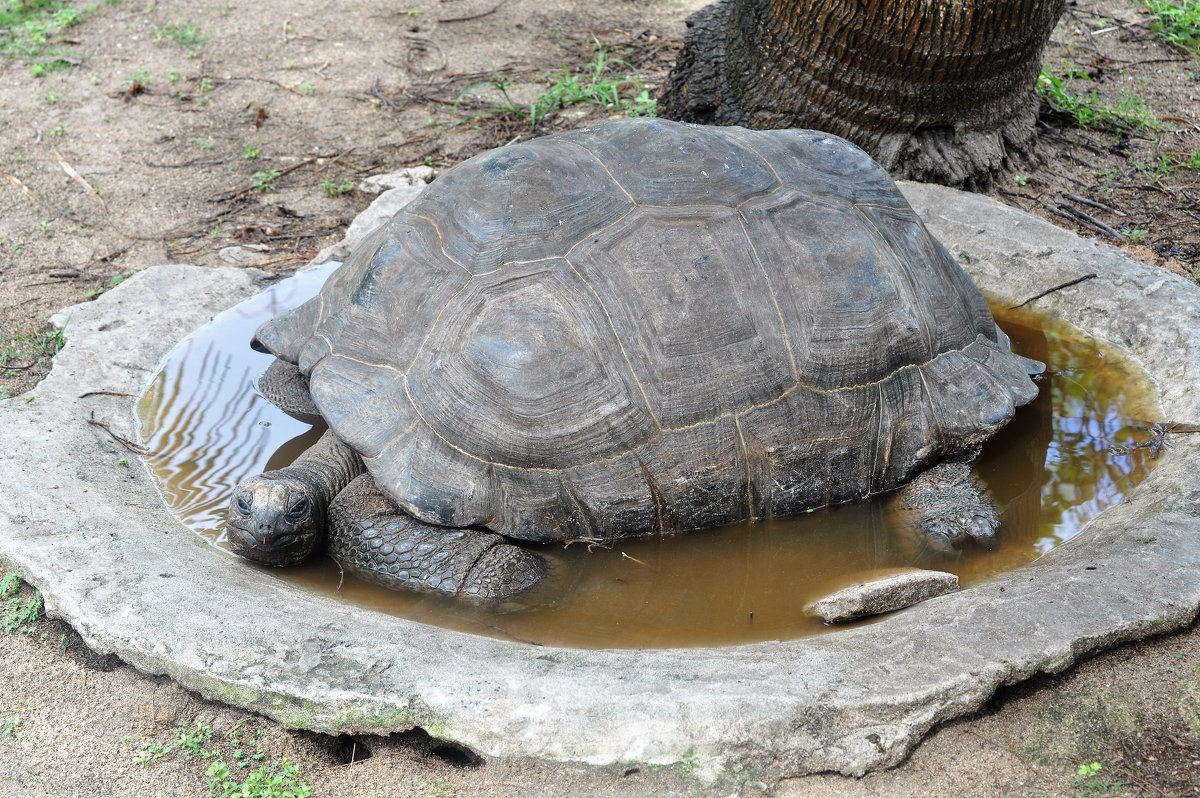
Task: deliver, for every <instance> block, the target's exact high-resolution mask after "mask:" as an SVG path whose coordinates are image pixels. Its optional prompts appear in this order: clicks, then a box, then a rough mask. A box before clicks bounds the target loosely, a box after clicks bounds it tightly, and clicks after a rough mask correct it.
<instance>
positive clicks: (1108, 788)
mask: <svg viewBox="0 0 1200 798" xmlns="http://www.w3.org/2000/svg"><path fill="white" fill-rule="evenodd" d="M1102 770H1104V766H1103V765H1101V764H1100V763H1099V762H1089V763H1087V764H1086V765H1080V766H1079V769H1078V770H1076V771H1075V789H1076V790H1078V792H1077V793H1076V796H1077V798H1104V796H1107V795H1115V794H1116V793H1117V792H1119V791H1120V789H1121V782H1119V781H1109V780H1108V779H1106V778H1104V777H1103V776H1101V775H1100V771H1102Z"/></svg>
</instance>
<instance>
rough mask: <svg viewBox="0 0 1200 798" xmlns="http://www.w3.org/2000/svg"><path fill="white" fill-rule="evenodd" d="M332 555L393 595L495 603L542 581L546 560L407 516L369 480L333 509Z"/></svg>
mask: <svg viewBox="0 0 1200 798" xmlns="http://www.w3.org/2000/svg"><path fill="white" fill-rule="evenodd" d="M329 529H330V554H331V555H332V556H333V558H334V559H335V560H337V561H338V563H339V564H340V565H341V566H342V567H343V568H345V569H346V570H347V571H349V572H351V573H353V574H354V575H356V576H358V577H359V578H361V579H365V580H367V581H370V582H374V583H375V584H379V585H382V586H383V587H387V588H390V589H392V590H411V591H417V592H425V593H430V592H432V593H442V594H444V595H449V596H456V597H461V598H466V599H469V600H472V601H492V600H496V599H502V598H507V597H509V596H513V595H516V594H517V593H520V592H523V591H525V590H528V589H529V588H530V587H533V586H534V585H535V584H537V583H538V582H540V581H541V580H542V578H543V577H545V575H546V572H547V569H546V565H545V562H544V560H543V558H541V557H540V556H538V555H537V554H534V553H533V552H529V551H526V550H525V549H522V548H520V547H519V546H515V545H513V544H512V543H509V542H508V541H507V540H506V539H505V538H503V537H501V536H500V535H497V534H495V533H492V532H488V531H486V530H481V529H470V528H453V527H441V526H434V525H433V524H426V523H424V522H423V521H419V520H417V519H416V518H413V517H412V516H410V515H408V514H406V513H404V512H402V511H401V510H400V509H399V508H397V507H396V505H395V504H393V503H392V501H391V500H390V499H388V498H387V497H386V496H384V495H383V494H382V493H381V492H380V491H379V489H378V488H376V487H375V482H374V480H372V479H371V476H370V475H369V474H363V475H362V476H360V477H358V478H357V479H355V480H354V481H353V482H351V483H350V484H349V485H347V486H346V487H345V488H344V489H343V490H342V492H341V493H339V494H338V495H337V498H336V499H334V501H333V503H332V504H330V507H329Z"/></svg>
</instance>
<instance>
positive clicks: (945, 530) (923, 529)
mask: <svg viewBox="0 0 1200 798" xmlns="http://www.w3.org/2000/svg"><path fill="white" fill-rule="evenodd" d="M888 515H889V519H890V520H891V521H893V524H894V526H897V527H898V528H899V529H900V532H901V534H902V535H904V536H908V537H909V538H910V540H909V542H910V543H913V544H915V546H916V548H917V549H918V550H919V551H928V552H932V553H937V554H954V553H956V552H958V551H961V550H962V549H963V548H964V547H965V546H967V545H970V544H972V543H974V544H977V545H980V546H982V547H983V548H986V549H990V548H992V547H993V546H994V545H995V540H996V531H997V530H998V529H999V528H1000V513H999V511H998V510H997V509H996V506H995V504H993V502H992V499H991V497H990V496H989V495H988V491H987V488H985V487H984V486H983V484H982V483H980V482H979V481H978V480H977V479H976V478H975V477H974V476H973V475H972V474H971V468H970V464H969V461H968V460H963V459H956V460H945V461H943V462H941V463H938V464H937V465H935V466H933V467H932V468H929V469H928V470H926V471H924V472H922V473H921V474H919V475H917V477H916V478H915V479H913V480H912V481H911V482H909V483H908V484H907V485H904V486H903V487H901V488H900V489H898V490H897V491H896V492H895V493H894V494H893V495H892V498H891V500H890V501H889V503H888Z"/></svg>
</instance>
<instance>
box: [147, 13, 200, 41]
mask: <svg viewBox="0 0 1200 798" xmlns="http://www.w3.org/2000/svg"><path fill="white" fill-rule="evenodd" d="M165 39H170V40H171V41H173V42H175V43H176V44H177V45H179V46H180V47H196V46H198V45H201V44H204V42H205V41H207V40H208V36H207V35H205V34H204V33H203V32H202V31H201V30H200V28H199V27H197V26H196V25H194V24H192V22H191V21H190V20H186V19H184V20H181V21H179V22H178V23H176V24H174V25H163V26H162V27H161V28H159V29H158V30H157V31H155V32H154V41H156V42H161V41H163V40H165Z"/></svg>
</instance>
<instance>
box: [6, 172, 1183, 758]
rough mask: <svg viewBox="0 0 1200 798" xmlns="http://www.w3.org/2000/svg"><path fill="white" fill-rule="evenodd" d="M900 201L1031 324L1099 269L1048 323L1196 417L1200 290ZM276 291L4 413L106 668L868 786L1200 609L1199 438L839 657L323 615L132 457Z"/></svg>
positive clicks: (20, 553)
mask: <svg viewBox="0 0 1200 798" xmlns="http://www.w3.org/2000/svg"><path fill="white" fill-rule="evenodd" d="M905 191H906V193H908V195H909V197H910V199H911V200H912V202H913V204H914V205H915V206H916V207H917V208H918V209H919V210H920V212H921V213H922V215H923V216H924V217H925V218H926V220H927V222H928V224H929V226H930V227H931V228H932V229H933V231H934V233H935V234H936V235H938V236H939V237H940V238H941V239H942V240H943V241H944V242H945V243H946V244H947V246H948V247H949V248H950V249H951V251H952V252H955V253H956V254H957V255H959V257H960V258H961V259H962V260H963V261H964V262H965V263H966V265H967V268H968V270H969V271H971V273H972V274H973V275H974V276H975V278H976V279H977V280H978V281H979V282H980V284H981V285H982V286H983V288H984V289H985V290H986V291H988V292H990V293H992V294H993V295H996V296H999V297H1002V298H1004V299H1007V300H1012V301H1013V302H1014V303H1015V302H1019V301H1021V300H1023V299H1025V298H1027V297H1028V296H1030V295H1032V294H1036V293H1038V292H1039V291H1041V290H1043V289H1045V288H1049V287H1052V286H1055V285H1058V284H1061V283H1063V282H1066V281H1068V280H1071V279H1074V278H1077V277H1080V276H1082V275H1083V274H1087V273H1095V274H1096V277H1094V278H1090V279H1088V280H1086V281H1085V282H1082V283H1079V284H1077V285H1075V286H1072V287H1070V288H1065V289H1062V290H1059V291H1056V292H1054V293H1052V294H1050V295H1049V296H1047V297H1045V298H1044V299H1041V300H1038V302H1037V303H1036V304H1037V305H1039V306H1040V307H1042V308H1044V309H1047V310H1050V311H1052V312H1054V313H1057V314H1058V315H1060V316H1063V317H1065V318H1067V319H1069V320H1071V321H1073V322H1074V323H1076V324H1077V325H1078V326H1079V327H1081V328H1083V329H1084V330H1085V331H1087V332H1089V333H1091V334H1093V335H1096V336H1098V337H1101V338H1104V339H1107V340H1109V341H1111V342H1113V343H1116V344H1118V345H1120V346H1122V347H1124V348H1125V349H1127V350H1129V351H1130V352H1131V353H1132V354H1133V355H1134V356H1135V357H1137V358H1138V359H1139V360H1140V361H1141V362H1142V364H1143V365H1144V366H1145V367H1146V368H1147V370H1148V371H1149V372H1150V374H1151V375H1152V376H1153V377H1154V379H1155V380H1156V381H1157V383H1158V385H1159V387H1160V389H1161V393H1162V397H1161V401H1162V405H1163V408H1164V411H1165V413H1166V415H1167V417H1168V418H1170V419H1172V420H1178V421H1193V422H1194V421H1200V392H1196V391H1195V386H1196V385H1198V384H1200V325H1198V324H1197V319H1200V289H1198V288H1197V287H1196V286H1194V285H1192V284H1190V283H1188V282H1186V281H1184V280H1182V279H1180V278H1178V277H1175V276H1173V275H1170V274H1165V273H1163V272H1160V271H1154V270H1151V269H1148V268H1145V267H1143V266H1140V265H1138V264H1136V263H1134V262H1132V261H1130V260H1128V259H1127V258H1125V257H1124V256H1122V255H1121V254H1120V253H1119V252H1117V251H1115V250H1112V249H1109V248H1107V247H1104V246H1102V245H1098V244H1095V243H1093V242H1089V241H1085V240H1083V239H1080V238H1078V237H1076V236H1074V235H1072V234H1070V233H1068V232H1065V231H1063V230H1060V229H1058V228H1056V227H1054V226H1052V225H1049V224H1047V223H1045V222H1042V221H1039V220H1037V219H1034V218H1032V217H1030V216H1027V215H1025V214H1023V213H1021V212H1019V211H1016V210H1014V209H1012V208H1008V207H1006V206H1003V205H1000V204H998V203H995V202H992V201H990V200H988V199H986V198H983V197H978V196H974V195H969V194H961V193H958V192H953V191H949V190H946V189H940V188H936V187H925V186H906V187H905ZM259 279H261V275H259V274H258V273H256V272H253V271H251V270H238V269H213V270H208V269H199V268H194V267H190V266H181V265H175V266H159V267H154V268H152V269H148V270H147V271H145V272H143V273H141V274H139V275H137V276H135V277H133V278H131V279H130V280H127V281H126V282H125V283H124V284H122V285H121V286H119V287H118V288H116V289H115V290H113V291H109V292H107V293H106V294H104V295H103V296H102V297H100V298H99V299H97V300H96V301H94V302H91V303H87V304H85V305H80V306H76V307H74V308H72V309H70V310H69V311H68V312H67V313H66V314H65V315H64V316H62V317H60V318H69V321H68V322H67V328H66V329H67V341H68V343H67V346H66V348H65V349H64V350H63V351H62V352H61V353H60V354H59V356H58V357H57V358H56V360H55V366H54V370H53V372H52V373H51V375H50V376H49V377H48V378H47V379H46V380H45V381H44V382H43V383H42V384H41V385H39V386H38V387H37V388H36V389H35V390H34V391H33V392H31V393H29V394H26V395H24V396H20V397H16V398H13V399H11V400H8V401H6V402H3V403H0V429H2V430H3V431H4V432H3V435H4V442H5V444H6V445H4V446H3V447H0V485H3V486H4V488H3V491H4V494H3V501H0V554H2V555H3V556H5V557H7V558H9V559H10V560H12V561H13V562H15V563H16V565H17V567H18V568H19V569H20V571H21V573H22V575H23V576H24V577H25V578H26V579H28V580H29V581H30V582H32V583H33V584H34V585H36V586H37V587H38V588H40V589H41V590H42V591H43V593H44V594H45V597H46V606H47V609H48V611H49V612H50V613H51V614H53V615H55V616H58V617H61V618H64V619H66V620H67V621H69V622H70V623H71V624H72V625H73V626H74V627H75V628H76V629H78V630H79V632H80V633H81V634H82V635H83V637H84V638H85V639H86V640H87V641H88V643H89V644H90V645H91V646H93V647H94V648H96V649H97V650H98V651H100V652H115V653H116V654H118V655H119V656H120V657H122V658H123V659H125V660H126V661H128V662H130V663H131V664H133V665H134V666H135V667H137V668H139V669H141V670H143V671H146V672H149V673H154V674H165V675H167V676H170V677H171V678H173V679H175V680H177V681H178V682H180V683H181V684H183V685H185V686H187V687H189V688H191V689H194V690H197V691H199V692H200V693H202V694H204V695H205V696H208V697H212V698H216V699H219V700H222V701H226V702H229V703H231V704H235V705H237V706H240V707H244V708H246V709H249V710H254V711H258V712H261V713H263V714H265V715H268V716H270V717H272V718H275V719H276V720H278V721H279V722H281V723H283V724H285V725H287V726H293V727H304V728H309V729H315V730H319V731H327V732H339V731H341V732H380V733H386V732H389V731H394V730H401V729H406V728H409V727H412V726H414V725H420V726H422V727H424V728H425V729H426V730H428V731H429V733H430V734H433V735H435V736H438V737H443V738H447V739H451V740H454V741H457V742H459V743H461V744H463V745H466V746H469V747H471V748H472V749H474V750H476V751H478V752H480V753H482V754H484V755H485V756H502V757H522V756H533V757H546V758H552V759H561V760H577V761H584V762H590V763H612V762H629V761H640V762H645V763H669V762H672V761H679V760H687V761H688V762H689V763H696V764H698V765H699V766H700V771H699V772H700V774H701V775H702V776H704V777H707V778H715V777H718V776H721V775H725V776H729V777H732V778H736V779H739V780H747V779H748V780H755V781H759V780H761V781H767V782H769V781H773V780H775V779H777V778H779V777H782V776H786V775H794V774H801V773H806V772H812V771H821V770H836V771H841V772H843V773H847V774H861V773H863V772H864V771H866V770H868V769H871V768H877V767H881V766H886V765H890V764H894V763H896V762H898V761H899V760H900V759H901V758H902V757H903V756H904V755H905V754H906V753H907V752H908V751H909V750H910V749H911V748H912V746H913V745H915V744H916V742H917V741H918V740H919V739H920V738H921V736H922V735H923V734H925V733H926V732H927V731H928V730H929V729H930V728H931V727H932V726H934V725H935V724H937V723H940V722H942V721H945V720H948V719H950V718H953V717H956V716H959V715H962V714H964V713H968V712H970V711H972V710H974V709H976V708H977V707H979V706H980V705H981V704H982V703H983V702H984V701H985V700H986V699H987V698H988V697H989V696H991V695H992V693H993V692H994V691H995V690H996V688H997V687H999V686H1000V685H1003V684H1010V683H1013V682H1016V681H1019V680H1021V679H1024V678H1027V677H1028V676H1030V675H1032V674H1034V673H1036V672H1038V671H1058V670H1061V669H1063V668H1065V667H1067V666H1068V665H1070V664H1071V663H1072V662H1073V661H1074V660H1075V659H1076V658H1077V657H1079V656H1080V655H1082V654H1084V653H1087V652H1090V651H1094V650H1096V649H1099V648H1103V647H1105V646H1110V645H1113V644H1115V643H1119V642H1122V641H1127V640H1134V639H1138V638H1141V637H1143V636H1145V635H1148V634H1152V633H1155V632H1163V631H1167V630H1170V629H1174V628H1177V627H1180V626H1183V625H1185V624H1186V623H1188V622H1190V620H1191V619H1192V618H1193V617H1194V616H1195V615H1196V613H1197V608H1198V607H1200V580H1198V579H1197V578H1196V574H1197V573H1200V534H1197V533H1198V532H1200V472H1198V471H1197V469H1196V468H1195V466H1194V463H1195V462H1197V455H1198V453H1200V440H1197V437H1200V436H1186V435H1183V436H1178V438H1179V440H1178V443H1177V445H1176V447H1175V448H1174V449H1173V450H1171V451H1170V452H1169V453H1168V454H1167V455H1166V456H1165V457H1164V461H1163V462H1162V464H1161V465H1160V466H1159V467H1158V468H1157V469H1156V470H1155V471H1154V472H1153V474H1151V476H1150V477H1149V478H1148V479H1147V480H1146V481H1145V482H1143V483H1142V484H1141V485H1140V486H1139V487H1138V489H1137V490H1136V492H1135V494H1134V496H1133V498H1132V500H1131V501H1129V502H1128V503H1125V504H1122V505H1120V506H1117V507H1114V508H1112V509H1110V510H1108V511H1107V512H1105V513H1104V514H1102V515H1101V516H1100V517H1099V518H1098V519H1096V520H1095V521H1094V522H1093V523H1092V524H1091V525H1090V526H1089V527H1088V529H1087V530H1086V531H1084V532H1083V533H1082V534H1080V535H1079V536H1077V537H1076V538H1075V539H1073V540H1072V541H1071V542H1070V543H1068V544H1066V545H1063V546H1061V547H1059V548H1058V549H1055V550H1054V551H1052V552H1050V553H1049V554H1047V555H1045V556H1044V557H1042V558H1040V559H1039V560H1037V561H1036V562H1034V563H1032V564H1031V565H1030V566H1029V567H1027V568H1025V569H1022V570H1020V571H1017V572H1014V573H1010V574H1008V575H1005V576H1003V577H1000V578H997V579H994V580H992V581H990V582H987V583H985V584H982V585H978V586H975V587H972V588H969V589H967V590H963V591H960V592H957V593H953V594H949V595H945V596H940V597H938V598H934V599H931V600H929V601H926V602H924V603H922V604H920V605H917V606H915V607H912V608H910V609H908V610H905V611H903V612H901V613H898V614H896V615H894V616H890V617H888V618H886V619H883V620H881V621H879V622H877V623H874V624H871V625H868V626H864V627H859V628H855V629H850V630H846V631H843V632H839V633H837V634H831V635H826V636H823V637H817V638H809V639H806V640H799V641H791V642H780V643H761V644H755V645H748V646H741V647H735V648H727V649H688V650H669V651H644V652H638V651H576V650H563V649H547V648H535V647H528V646H522V645H520V644H514V643H507V642H501V641H497V640H490V639H485V638H479V637H472V636H468V635H464V634H460V633H455V632H448V631H444V630H441V629H437V628H432V627H428V626H422V625H419V624H414V623H411V622H406V621H403V620H400V619H397V618H393V617H389V616H383V615H379V614H376V613H373V612H370V611H366V610H356V609H353V608H348V607H346V606H343V605H339V604H335V603H333V602H332V601H329V600H325V599H323V598H321V597H317V596H313V595H309V594H306V593H304V592H302V591H301V590H299V589H297V588H295V587H293V586H291V585H289V584H287V583H285V582H283V581H280V580H278V579H276V578H274V577H272V576H271V575H270V574H264V573H263V572H261V571H258V570H255V569H252V568H249V567H245V566H243V565H242V564H241V563H239V562H237V561H235V560H234V559H233V558H232V557H231V556H228V555H226V554H223V553H222V552H220V551H219V550H216V549H214V548H212V547H210V546H209V545H207V544H206V543H205V542H204V541H202V540H201V539H200V538H199V537H198V536H196V535H194V534H192V533H191V532H189V531H188V530H187V529H186V528H184V527H183V526H182V525H180V524H179V523H178V522H176V521H175V520H174V519H173V518H172V517H171V515H170V514H169V513H168V512H167V511H166V509H165V507H164V505H163V503H162V500H161V499H160V498H159V496H158V494H157V492H156V491H155V487H154V484H153V482H152V481H151V479H150V477H149V475H148V473H147V472H146V471H145V469H144V468H142V467H140V461H139V460H138V459H137V458H136V457H133V456H131V454H130V452H129V451H128V450H127V449H126V448H125V447H124V445H123V444H122V443H121V440H122V439H133V438H134V436H135V431H134V421H133V413H132V405H133V402H134V397H135V396H136V394H137V393H138V392H139V390H140V389H141V387H142V386H143V385H144V384H145V383H146V381H147V380H148V378H149V377H150V375H151V372H152V370H153V368H154V364H155V362H156V361H157V360H158V358H159V357H160V356H161V355H162V354H163V353H164V352H165V351H166V350H167V348H169V347H170V346H171V345H172V344H173V343H174V342H175V341H176V340H177V339H178V338H179V337H180V336H181V335H183V334H184V333H185V332H186V331H187V330H189V329H191V328H193V327H194V326H196V325H199V324H201V323H203V322H204V321H205V320H207V319H208V318H209V317H210V316H211V315H212V314H214V313H216V312H218V311H219V310H220V309H221V308H224V307H227V306H229V305H231V304H233V303H235V302H237V301H238V300H239V299H242V298H244V297H246V296H248V295H249V294H251V293H252V292H253V291H255V290H256V289H257V287H258V280H259ZM92 422H97V423H92ZM122 458H124V459H125V460H126V461H127V462H128V465H122Z"/></svg>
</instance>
